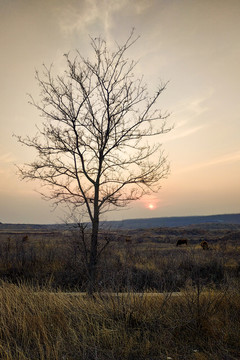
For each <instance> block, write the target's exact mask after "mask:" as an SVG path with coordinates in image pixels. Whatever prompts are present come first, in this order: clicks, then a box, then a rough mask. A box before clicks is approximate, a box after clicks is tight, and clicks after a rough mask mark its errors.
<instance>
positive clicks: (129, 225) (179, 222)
mask: <svg viewBox="0 0 240 360" xmlns="http://www.w3.org/2000/svg"><path fill="white" fill-rule="evenodd" d="M230 225H236V226H240V214H225V215H224V214H223V215H209V216H175V217H159V218H145V219H127V220H121V221H106V222H101V227H102V228H110V229H145V228H157V227H182V226H197V227H204V228H207V227H211V228H212V227H214V228H221V227H228V226H230ZM70 226H72V225H71V224H69V225H66V224H52V225H39V224H4V223H0V231H1V230H2V231H3V230H16V231H20V230H25V231H31V230H38V231H44V230H63V229H66V228H69V227H70Z"/></svg>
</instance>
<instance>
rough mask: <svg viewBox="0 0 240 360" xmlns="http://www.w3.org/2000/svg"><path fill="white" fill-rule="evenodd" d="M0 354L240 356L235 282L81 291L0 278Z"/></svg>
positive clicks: (11, 359)
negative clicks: (161, 289)
mask: <svg viewBox="0 0 240 360" xmlns="http://www.w3.org/2000/svg"><path fill="white" fill-rule="evenodd" d="M0 312H1V317H0V342H1V347H0V357H1V358H2V359H8V360H16V359H21V360H38V359H42V360H43V359H44V360H60V359H65V360H74V359H76V360H79V359H81V360H107V359H114V360H127V359H132V360H135V359H137V360H159V359H167V358H172V359H174V360H180V359H182V360H183V359H184V360H192V359H208V360H211V359H216V360H217V359H228V360H237V359H239V357H240V351H239V336H240V324H239V320H238V319H239V316H240V296H239V292H238V291H237V290H236V291H235V290H233V289H232V288H231V289H228V290H227V291H226V290H225V289H221V290H220V291H214V292H213V291H210V290H209V291H203V289H201V288H196V289H195V288H194V287H192V286H189V285H188V286H186V287H185V289H184V291H183V292H182V294H181V295H179V296H172V295H171V294H165V295H162V294H148V293H145V294H142V295H140V294H134V293H127V294H122V295H120V294H119V295H116V294H112V295H111V294H106V295H105V296H103V295H102V296H96V297H95V299H92V298H88V297H86V296H85V295H81V294H75V295H74V294H64V293H52V292H50V291H48V290H46V289H45V290H43V289H42V290H40V289H36V288H35V291H33V290H32V289H31V288H29V287H27V286H23V285H21V286H16V285H11V284H7V283H2V284H1V286H0Z"/></svg>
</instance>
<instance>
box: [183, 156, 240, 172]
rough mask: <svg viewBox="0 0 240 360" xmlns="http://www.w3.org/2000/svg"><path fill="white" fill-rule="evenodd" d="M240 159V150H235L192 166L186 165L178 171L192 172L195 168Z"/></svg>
mask: <svg viewBox="0 0 240 360" xmlns="http://www.w3.org/2000/svg"><path fill="white" fill-rule="evenodd" d="M238 161H240V151H235V152H232V153H229V154H225V155H222V156H219V157H216V158H213V159H211V160H209V161H205V162H201V163H198V164H194V165H192V166H188V167H185V168H184V169H181V170H179V171H178V173H183V172H184V173H185V172H190V171H193V170H198V169H202V168H206V167H209V166H214V165H219V164H227V163H233V162H238Z"/></svg>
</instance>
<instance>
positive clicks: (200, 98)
mask: <svg viewBox="0 0 240 360" xmlns="http://www.w3.org/2000/svg"><path fill="white" fill-rule="evenodd" d="M133 27H135V29H136V30H135V33H136V35H138V34H139V35H140V39H139V40H138V41H137V43H136V44H135V45H134V46H133V47H132V48H131V49H130V51H129V54H128V55H129V57H130V58H133V59H134V60H138V61H139V63H138V65H137V71H138V72H139V74H143V75H144V79H145V81H146V83H147V84H148V85H149V90H150V91H153V90H154V89H156V87H157V85H158V84H159V83H160V82H161V81H163V82H167V81H169V83H168V86H167V90H166V91H165V92H164V93H163V94H162V95H161V97H160V101H159V107H160V108H161V109H162V110H166V111H169V112H170V113H171V116H170V117H169V120H168V121H169V125H173V124H174V129H173V130H172V131H171V132H170V133H168V134H165V135H162V136H161V137H160V138H159V141H160V142H161V143H162V144H163V148H164V149H165V154H166V155H168V159H169V162H170V166H171V173H170V175H169V177H168V179H166V180H164V181H163V182H162V189H161V190H160V192H159V193H158V194H153V195H152V196H148V197H145V198H143V199H142V200H140V201H138V202H136V203H134V204H132V205H131V207H130V208H129V209H128V210H121V211H118V212H111V213H109V215H106V216H105V219H107V220H111V219H118V220H122V219H127V218H146V217H162V216H185V215H209V214H223V213H239V212H240V40H239V39H240V1H239V0H228V1H226V0H135V1H134V0H132V1H131V0H108V1H107V0H85V1H84V0H41V1H37V0H31V1H30V0H0V49H1V57H0V62H1V66H0V79H1V86H0V101H1V106H0V126H1V129H0V175H1V176H0V221H1V222H5V223H6V222H8V223H55V222H61V221H62V219H64V216H65V214H64V211H63V209H61V208H58V209H57V210H55V211H53V210H52V208H51V204H50V203H49V202H46V201H44V200H43V199H41V196H40V195H39V194H38V193H37V192H36V190H38V189H39V187H38V186H39V184H38V183H34V182H24V181H20V180H19V178H18V176H17V174H16V173H17V170H16V166H15V164H17V165H20V164H23V163H24V162H28V161H31V160H33V159H34V156H35V153H33V152H30V150H29V149H27V148H25V147H22V146H21V145H20V144H19V143H18V142H17V141H16V138H14V137H13V136H12V135H13V133H14V134H17V135H23V136H25V135H27V134H29V135H33V134H34V133H35V132H36V125H37V124H40V123H41V121H42V119H41V117H39V114H38V113H37V111H36V109H34V108H33V107H31V106H30V105H29V104H28V98H27V93H31V94H32V95H34V96H35V97H37V96H38V87H37V84H36V81H35V78H34V71H35V69H39V70H40V69H41V66H42V63H43V62H44V63H46V64H47V65H49V64H51V63H54V64H55V68H56V69H57V70H59V72H61V71H63V70H64V66H65V58H64V56H63V54H64V53H68V52H69V51H73V52H74V50H75V49H78V50H79V51H80V53H81V54H83V55H84V56H88V53H89V51H91V48H90V45H89V42H90V40H89V35H91V36H92V37H97V36H99V35H101V36H102V37H104V38H105V39H106V40H107V42H108V43H109V44H112V43H113V41H114V40H116V41H117V42H118V43H120V44H121V43H124V42H125V40H126V38H127V37H128V35H129V34H130V31H131V29H132V28H133Z"/></svg>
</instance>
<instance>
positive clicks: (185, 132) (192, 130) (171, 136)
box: [162, 124, 207, 143]
mask: <svg viewBox="0 0 240 360" xmlns="http://www.w3.org/2000/svg"><path fill="white" fill-rule="evenodd" d="M206 126H207V125H205V124H202V125H198V126H195V127H192V128H188V129H183V130H182V131H177V132H176V133H174V130H173V131H172V132H170V133H169V134H167V135H166V137H165V138H163V140H162V143H166V142H168V141H172V140H176V139H180V138H184V137H187V136H190V135H193V134H194V133H196V132H198V131H200V130H202V129H203V128H205V127H206Z"/></svg>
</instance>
